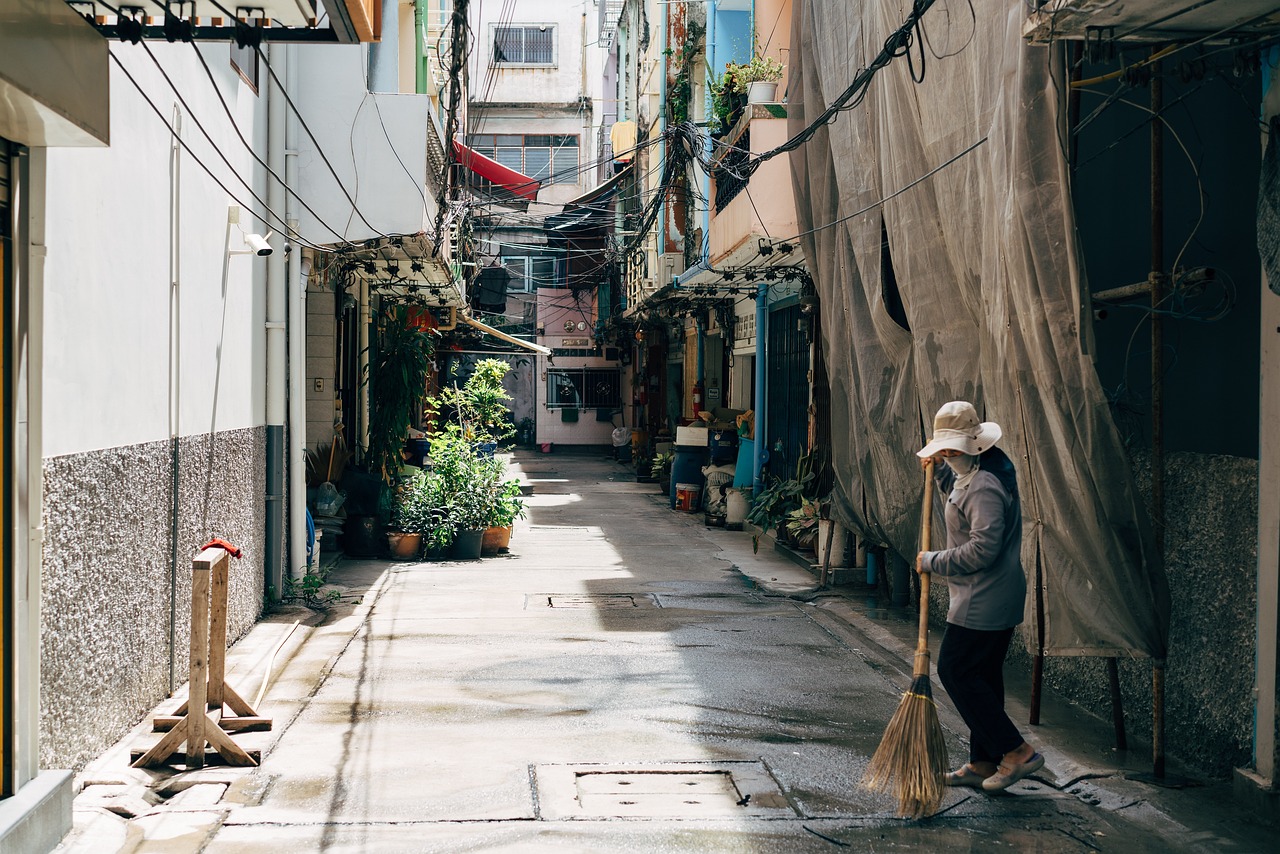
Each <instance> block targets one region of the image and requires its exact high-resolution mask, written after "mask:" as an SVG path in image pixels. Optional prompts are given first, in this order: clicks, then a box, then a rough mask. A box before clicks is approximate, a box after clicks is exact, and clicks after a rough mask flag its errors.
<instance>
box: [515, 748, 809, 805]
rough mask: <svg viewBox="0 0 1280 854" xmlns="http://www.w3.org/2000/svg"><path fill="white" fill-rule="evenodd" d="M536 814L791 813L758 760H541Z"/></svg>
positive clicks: (538, 769) (780, 793)
mask: <svg viewBox="0 0 1280 854" xmlns="http://www.w3.org/2000/svg"><path fill="white" fill-rule="evenodd" d="M536 779H537V787H538V803H539V805H540V811H539V812H540V817H541V818H544V819H562V818H574V817H581V818H601V817H617V818H706V817H726V816H758V817H759V816H770V817H779V816H785V817H788V818H790V817H794V816H795V811H794V810H792V808H791V805H790V804H789V803H788V802H787V799H786V798H785V797H784V796H783V794H782V792H781V791H779V789H778V784H777V783H776V782H775V781H774V779H773V777H772V776H771V775H770V774H769V772H768V770H767V769H765V767H764V766H763V765H762V764H761V763H759V762H715V763H702V762H690V763H677V764H662V765H649V766H637V765H541V766H538V768H537V773H536Z"/></svg>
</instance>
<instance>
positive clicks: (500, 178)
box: [453, 139, 542, 202]
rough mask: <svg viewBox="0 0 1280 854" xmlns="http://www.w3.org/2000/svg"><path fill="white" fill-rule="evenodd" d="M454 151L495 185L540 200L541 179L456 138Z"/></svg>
mask: <svg viewBox="0 0 1280 854" xmlns="http://www.w3.org/2000/svg"><path fill="white" fill-rule="evenodd" d="M453 153H454V155H455V156H457V158H458V162H459V163H460V164H462V165H463V166H465V167H467V168H468V169H470V170H471V171H472V172H474V173H476V174H477V175H479V176H480V177H481V178H484V179H485V180H486V181H488V182H489V183H490V184H493V185H494V186H495V187H501V188H502V189H504V190H506V191H508V192H510V193H514V194H515V195H517V196H521V197H522V198H525V199H528V200H529V201H531V202H536V201H537V200H538V190H539V189H540V188H541V187H542V182H541V181H536V180H534V179H533V178H530V177H529V176H528V175H522V174H521V173H519V172H517V171H516V170H514V169H508V168H507V167H506V166H503V165H502V164H501V163H499V162H498V161H496V160H490V159H489V158H488V157H485V156H484V155H483V154H481V153H480V152H478V151H473V150H472V149H470V148H467V147H466V146H465V145H463V144H462V143H460V142H458V141H457V140H456V139H455V140H454V141H453Z"/></svg>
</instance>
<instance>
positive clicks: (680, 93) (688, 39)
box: [666, 21, 706, 124]
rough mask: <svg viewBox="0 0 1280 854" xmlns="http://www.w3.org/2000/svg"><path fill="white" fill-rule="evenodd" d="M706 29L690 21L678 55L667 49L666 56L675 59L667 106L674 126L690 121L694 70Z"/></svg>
mask: <svg viewBox="0 0 1280 854" xmlns="http://www.w3.org/2000/svg"><path fill="white" fill-rule="evenodd" d="M705 34H706V28H705V27H704V26H703V25H702V24H700V23H698V22H697V21H689V22H688V25H687V30H686V32H685V40H684V44H682V45H681V46H680V50H679V52H678V53H677V52H676V51H674V50H672V49H671V48H667V50H666V55H667V56H669V57H674V58H675V62H674V63H672V65H674V67H675V77H674V79H673V80H672V81H671V86H670V89H669V90H668V93H667V106H668V109H669V110H670V112H671V121H672V123H673V124H681V123H683V122H687V121H689V119H690V115H689V103H690V100H691V99H692V97H693V69H694V66H695V65H696V64H697V63H696V60H697V58H698V56H699V54H701V53H702V50H703V38H702V37H703V36H704V35H705Z"/></svg>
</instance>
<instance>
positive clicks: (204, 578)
mask: <svg viewBox="0 0 1280 854" xmlns="http://www.w3.org/2000/svg"><path fill="white" fill-rule="evenodd" d="M210 551H211V550H210V549H205V551H203V552H201V553H200V554H201V556H203V555H206V554H208V553H209V552H210ZM218 551H219V552H221V553H222V554H226V553H225V552H222V550H221V549H218ZM210 570H211V567H210V566H201V562H200V558H199V557H197V559H196V561H195V562H193V564H192V567H191V668H190V679H191V687H190V689H189V692H188V699H187V703H188V705H187V710H188V711H187V767H188V768H202V767H204V743H205V731H204V722H205V708H206V706H207V705H208V703H207V689H208V679H209V587H210V582H211V579H210V575H211V574H212V573H211V571H210Z"/></svg>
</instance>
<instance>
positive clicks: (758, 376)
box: [751, 280, 769, 495]
mask: <svg viewBox="0 0 1280 854" xmlns="http://www.w3.org/2000/svg"><path fill="white" fill-rule="evenodd" d="M768 334H769V283H768V282H766V281H764V280H761V281H760V282H759V283H758V284H757V285H756V364H755V381H756V415H755V443H756V444H755V455H754V457H753V459H752V461H751V487H752V489H753V490H754V492H755V494H756V495H759V494H760V488H761V486H762V483H761V475H762V473H763V470H764V458H765V454H766V453H767V451H766V450H765V442H766V440H767V439H768V436H767V435H766V431H765V425H764V418H765V413H766V412H767V411H768V400H766V399H765V382H764V371H765V358H766V357H767V355H768V353H767V348H766V347H765V337H766V336H767V335H768Z"/></svg>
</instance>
